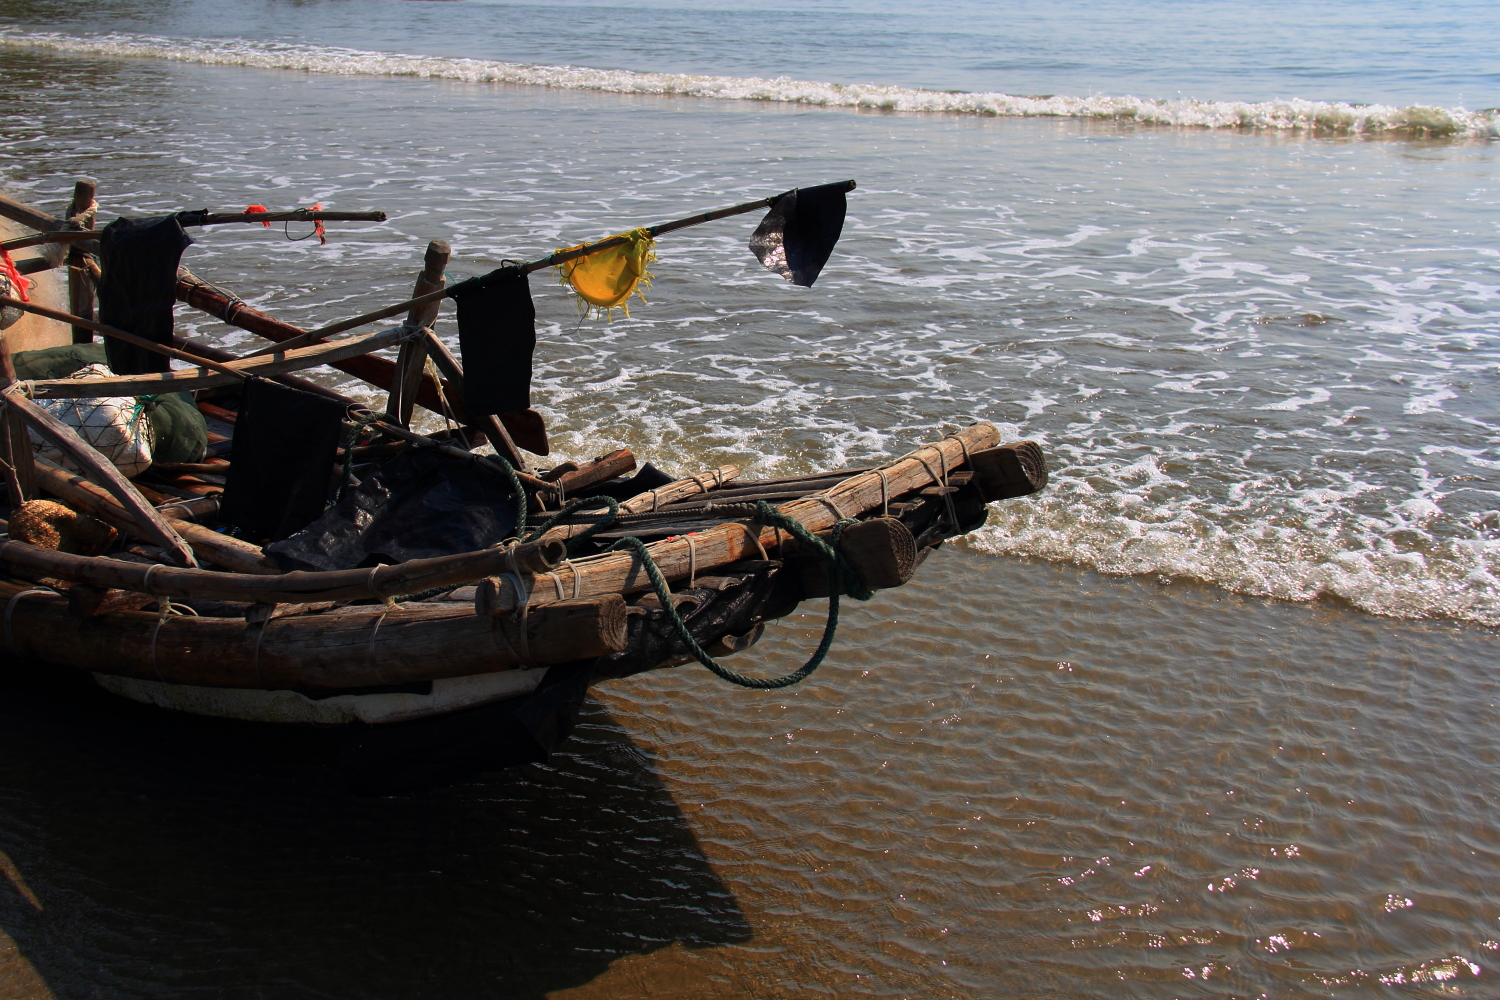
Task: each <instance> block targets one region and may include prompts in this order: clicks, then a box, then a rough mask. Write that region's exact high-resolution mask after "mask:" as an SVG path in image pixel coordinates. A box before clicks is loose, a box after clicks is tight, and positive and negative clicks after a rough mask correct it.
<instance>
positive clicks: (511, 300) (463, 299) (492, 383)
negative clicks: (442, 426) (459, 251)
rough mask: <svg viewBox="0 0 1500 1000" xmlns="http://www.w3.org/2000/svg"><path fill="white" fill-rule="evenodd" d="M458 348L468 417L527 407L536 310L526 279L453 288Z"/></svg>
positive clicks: (509, 276)
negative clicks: (456, 305)
mask: <svg viewBox="0 0 1500 1000" xmlns="http://www.w3.org/2000/svg"><path fill="white" fill-rule="evenodd" d="M453 298H454V300H455V301H457V303H458V348H459V351H460V352H461V353H462V355H463V363H464V409H465V410H467V411H468V412H469V413H470V414H471V415H477V414H481V413H509V412H511V411H512V410H525V409H528V408H530V406H531V355H532V353H533V352H534V351H535V350H536V307H535V306H534V305H532V302H531V286H530V285H529V284H528V283H527V280H526V275H524V274H516V273H508V272H502V273H500V274H497V275H494V276H492V277H486V278H485V279H484V281H483V282H476V283H474V284H472V285H456V286H454V289H453Z"/></svg>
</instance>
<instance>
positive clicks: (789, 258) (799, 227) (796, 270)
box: [750, 182, 848, 288]
mask: <svg viewBox="0 0 1500 1000" xmlns="http://www.w3.org/2000/svg"><path fill="white" fill-rule="evenodd" d="M847 188H848V184H847V183H843V182H840V183H838V184H822V185H819V186H818V187H810V188H793V189H792V190H790V191H788V192H787V193H786V194H784V195H782V196H781V197H780V198H777V199H776V204H774V205H772V206H771V211H769V212H767V213H766V217H765V218H764V219H763V220H761V224H760V225H759V226H757V227H755V232H754V233H752V234H751V235H750V252H751V253H753V254H755V256H756V258H757V259H758V260H759V261H760V262H761V263H762V264H764V265H765V266H766V267H768V268H770V269H771V270H772V271H775V272H776V273H777V274H779V275H781V276H782V277H783V278H786V279H787V280H788V281H790V282H791V283H792V284H794V285H803V286H805V287H807V288H811V287H812V283H813V282H814V281H817V280H818V274H819V273H820V272H821V271H822V270H823V265H824V264H826V263H828V255H829V254H831V253H833V247H834V244H836V243H837V242H838V241H839V234H840V233H842V232H843V231H844V212H845V210H846V208H847V202H846V200H845V198H844V192H845V190H846V189H847Z"/></svg>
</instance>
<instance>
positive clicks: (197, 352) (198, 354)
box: [172, 336, 364, 406]
mask: <svg viewBox="0 0 1500 1000" xmlns="http://www.w3.org/2000/svg"><path fill="white" fill-rule="evenodd" d="M172 346H173V347H175V348H177V349H178V350H179V351H182V352H183V353H185V354H191V355H192V356H193V357H195V358H207V359H208V360H210V361H239V360H240V356H239V355H238V354H231V353H230V352H229V351H226V350H224V349H222V348H219V347H214V346H213V345H212V344H205V343H203V341H201V340H185V339H184V338H182V337H178V336H173V337H172ZM268 377H269V378H270V379H271V381H273V382H280V383H281V384H282V385H286V386H291V387H292V388H293V389H301V390H302V391H303V392H311V393H313V394H315V395H318V396H324V397H326V398H328V399H336V400H338V401H339V402H340V403H343V404H344V405H346V406H363V405H364V404H363V403H361V402H360V401H359V400H357V399H355V398H354V397H353V396H346V395H344V394H343V393H341V392H337V391H335V390H333V389H330V388H328V386H326V385H321V384H319V383H317V382H314V381H312V380H311V379H305V378H298V377H297V376H296V375H271V376H268Z"/></svg>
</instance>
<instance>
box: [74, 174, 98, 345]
mask: <svg viewBox="0 0 1500 1000" xmlns="http://www.w3.org/2000/svg"><path fill="white" fill-rule="evenodd" d="M98 194H99V182H98V181H96V180H94V179H93V178H92V177H80V178H78V180H77V181H75V182H74V183H73V203H72V204H71V205H69V206H68V218H69V219H70V220H71V221H72V222H74V223H75V224H76V225H78V226H79V227H80V228H83V229H88V228H89V227H91V226H92V225H93V224H94V215H95V213H96V212H97V211H98V208H99V205H98V202H96V201H95V198H96V197H97V196H98ZM68 311H69V312H70V313H72V314H73V315H74V316H81V317H83V318H84V319H90V320H91V319H94V318H95V317H94V282H93V281H92V280H91V279H90V278H89V272H88V261H87V258H86V257H85V256H84V253H83V251H82V250H79V249H78V248H77V247H73V248H71V249H69V250H68ZM93 339H94V332H93V331H92V330H90V329H89V328H88V327H86V326H76V325H75V326H74V327H73V343H75V344H87V343H89V342H90V341H92V340H93Z"/></svg>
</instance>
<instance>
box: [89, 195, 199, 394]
mask: <svg viewBox="0 0 1500 1000" xmlns="http://www.w3.org/2000/svg"><path fill="white" fill-rule="evenodd" d="M192 244H193V241H192V240H191V239H190V238H189V237H188V234H187V233H184V232H183V231H182V224H181V223H180V222H179V221H178V220H177V216H175V215H167V216H162V217H160V218H155V219H123V218H122V219H116V220H115V221H114V222H111V223H110V224H109V225H107V226H105V227H104V234H103V235H102V236H100V237H99V267H100V270H101V272H102V276H101V278H100V280H99V322H101V323H105V324H107V325H109V326H113V327H117V328H119V329H121V330H124V331H125V332H126V333H133V334H135V335H136V336H138V337H144V338H145V339H147V340H151V341H155V342H156V343H158V344H161V345H163V346H165V347H170V346H172V307H173V306H174V305H175V304H176V303H177V266H178V264H179V263H180V262H181V261H182V251H184V250H186V249H187V248H188V247H190V246H192ZM104 350H105V354H106V356H107V357H108V359H109V367H110V369H111V370H112V371H113V372H114V373H115V374H116V375H144V374H146V373H148V372H165V371H171V368H172V363H171V359H170V358H168V357H167V356H166V355H163V354H155V353H153V352H151V351H148V350H146V349H145V348H143V347H137V346H135V345H134V344H127V343H125V342H124V341H121V340H116V339H115V338H113V337H106V338H105V339H104Z"/></svg>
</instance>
